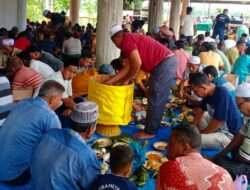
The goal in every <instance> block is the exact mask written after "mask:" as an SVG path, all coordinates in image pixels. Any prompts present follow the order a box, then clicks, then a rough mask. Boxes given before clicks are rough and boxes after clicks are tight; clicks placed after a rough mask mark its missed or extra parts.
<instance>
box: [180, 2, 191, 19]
mask: <svg viewBox="0 0 250 190" xmlns="http://www.w3.org/2000/svg"><path fill="white" fill-rule="evenodd" d="M189 4H190V0H182V8H181V18H182V17H183V16H185V15H186V9H187V7H188V6H189Z"/></svg>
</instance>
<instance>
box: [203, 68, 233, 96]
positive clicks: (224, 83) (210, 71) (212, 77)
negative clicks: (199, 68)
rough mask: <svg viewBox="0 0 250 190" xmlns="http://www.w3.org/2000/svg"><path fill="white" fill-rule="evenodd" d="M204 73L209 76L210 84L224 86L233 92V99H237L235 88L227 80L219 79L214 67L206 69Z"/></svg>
mask: <svg viewBox="0 0 250 190" xmlns="http://www.w3.org/2000/svg"><path fill="white" fill-rule="evenodd" d="M203 73H204V74H206V75H207V77H208V79H209V81H210V82H212V83H214V84H215V85H216V86H224V87H225V88H226V89H228V90H229V92H231V94H232V96H233V98H235V87H234V86H233V85H232V84H231V83H230V82H229V81H228V80H227V79H225V78H222V77H219V75H218V71H217V69H216V68H215V67H214V66H213V65H209V66H207V67H205V68H204V69H203Z"/></svg>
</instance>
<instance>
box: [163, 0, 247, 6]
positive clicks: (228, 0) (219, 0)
mask: <svg viewBox="0 0 250 190" xmlns="http://www.w3.org/2000/svg"><path fill="white" fill-rule="evenodd" d="M165 1H167V2H168V1H170V0H165ZM190 1H191V2H192V3H209V2H211V3H230V4H249V5H250V0H245V1H242V0H190Z"/></svg>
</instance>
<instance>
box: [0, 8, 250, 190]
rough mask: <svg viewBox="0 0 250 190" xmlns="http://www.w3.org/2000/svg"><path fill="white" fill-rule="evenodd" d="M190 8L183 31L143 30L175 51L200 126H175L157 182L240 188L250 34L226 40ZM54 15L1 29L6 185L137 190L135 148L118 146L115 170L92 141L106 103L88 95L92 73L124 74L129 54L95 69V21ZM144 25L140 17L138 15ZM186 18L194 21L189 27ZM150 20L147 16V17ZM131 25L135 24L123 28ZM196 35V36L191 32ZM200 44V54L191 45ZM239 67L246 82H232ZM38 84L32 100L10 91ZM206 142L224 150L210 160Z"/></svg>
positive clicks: (138, 79)
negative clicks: (132, 177)
mask: <svg viewBox="0 0 250 190" xmlns="http://www.w3.org/2000/svg"><path fill="white" fill-rule="evenodd" d="M191 12H192V10H190V8H189V9H187V15H189V16H188V17H187V18H186V20H184V21H182V22H181V26H182V27H181V32H180V34H181V35H180V39H179V40H175V35H177V34H175V33H174V31H173V30H172V29H170V28H168V27H167V26H166V25H163V26H155V27H153V28H152V31H149V32H148V33H146V34H143V32H141V30H133V31H134V32H137V33H139V34H137V35H147V38H150V39H154V40H157V41H158V43H161V44H162V45H164V46H165V47H166V48H168V49H169V51H171V52H173V53H174V55H175V56H176V58H177V59H176V60H177V63H178V66H177V71H176V81H175V82H176V85H178V90H177V93H176V94H177V96H179V97H180V98H183V99H185V100H186V102H187V104H188V105H189V106H190V107H192V108H193V112H194V115H195V116H194V121H193V122H192V124H189V125H186V124H181V125H178V126H176V127H173V128H172V131H171V136H170V141H169V145H168V152H167V157H168V159H169V161H167V162H165V163H164V164H163V165H162V166H161V168H160V170H159V175H158V178H157V181H156V189H158V190H164V189H209V188H210V189H211V188H214V189H217V188H222V189H227V190H230V189H235V184H234V183H233V180H235V179H237V176H240V175H245V176H247V177H245V176H243V177H242V179H243V181H244V182H245V185H246V182H247V180H250V140H249V139H250V122H249V116H250V83H248V82H250V79H249V74H250V47H248V41H249V40H248V36H246V34H242V37H241V38H240V39H238V40H237V42H236V41H233V42H234V43H229V41H227V40H228V38H227V36H225V40H221V41H220V42H219V43H216V41H214V40H213V38H211V37H210V33H206V34H205V36H204V35H203V34H200V35H198V36H196V38H193V35H195V32H191V33H190V32H189V34H188V36H186V35H185V34H184V33H185V32H183V31H185V30H188V26H189V27H190V26H192V25H194V24H195V23H193V22H191V25H190V21H188V19H191V17H190V16H191ZM44 16H46V17H48V18H51V19H52V18H53V19H54V21H53V22H51V23H46V22H42V23H38V22H36V23H33V22H28V23H27V29H26V30H25V31H20V32H19V31H18V28H17V27H13V28H12V29H11V30H10V31H8V30H7V29H5V28H1V29H0V74H1V75H0V149H1V154H0V168H1V169H0V184H1V183H2V184H5V185H9V186H15V185H22V184H26V183H30V184H31V189H85V190H88V189H96V190H102V189H112V188H113V189H124V190H125V189H126V190H128V189H129V190H134V189H137V187H136V185H135V183H134V182H130V181H128V180H127V179H126V178H127V177H128V176H129V174H130V173H131V170H132V163H133V157H134V153H133V151H132V149H131V148H130V147H128V146H123V145H120V146H117V147H115V148H113V149H112V150H111V155H110V169H111V173H110V174H105V175H101V169H100V165H99V163H98V160H97V157H96V155H95V153H94V152H93V150H92V149H91V148H90V147H89V146H88V145H87V144H86V141H87V140H88V139H89V138H90V137H91V136H92V135H93V134H94V132H95V130H96V124H97V119H98V105H97V104H96V103H95V102H90V101H88V100H87V95H88V80H89V78H90V77H92V76H96V75H101V74H108V75H116V74H117V73H119V72H121V70H122V68H124V67H126V65H127V64H129V62H128V60H127V59H126V57H125V55H124V54H123V53H121V55H120V57H119V58H116V59H114V60H112V61H111V63H110V64H108V63H105V64H103V65H101V66H100V67H98V68H96V67H95V51H96V50H95V40H96V39H95V32H96V31H97V29H95V28H94V27H93V26H92V25H91V24H88V25H87V27H86V29H85V27H83V26H80V25H79V24H75V25H74V26H72V27H70V26H65V25H64V24H63V23H64V20H62V21H61V19H60V18H61V17H59V16H58V15H53V14H52V13H49V12H44ZM138 23H140V24H142V23H141V22H138ZM186 24H188V26H187V25H186ZM142 25H143V24H142ZM125 32H129V31H125ZM190 36H191V37H190ZM190 45H191V46H192V52H190V51H187V50H189V48H188V47H189V46H190ZM231 74H233V75H232V76H235V77H236V78H235V79H237V78H238V80H234V81H233V82H232V81H231V80H230V81H228V80H227V79H228V77H227V76H230V75H231ZM150 77H151V76H150V73H147V72H144V71H143V70H140V71H139V72H138V73H137V75H136V76H135V78H134V79H133V80H134V82H135V84H136V85H135V95H140V96H145V97H147V96H148V93H149V90H150V87H149V85H148V83H149V81H150V80H149V79H150ZM14 89H15V90H18V89H30V90H31V91H32V95H33V98H29V99H25V100H21V101H20V102H16V101H13V97H12V91H13V90H14ZM201 149H216V150H218V151H219V153H218V154H217V155H215V156H214V157H213V158H211V160H210V161H209V160H207V159H205V158H203V157H202V155H201V154H200V151H201Z"/></svg>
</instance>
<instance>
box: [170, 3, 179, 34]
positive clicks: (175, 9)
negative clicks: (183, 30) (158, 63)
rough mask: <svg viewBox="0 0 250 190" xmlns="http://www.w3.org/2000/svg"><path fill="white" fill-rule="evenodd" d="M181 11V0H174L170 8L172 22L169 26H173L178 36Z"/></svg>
mask: <svg viewBox="0 0 250 190" xmlns="http://www.w3.org/2000/svg"><path fill="white" fill-rule="evenodd" d="M180 13H181V0H172V1H171V8H170V23H169V27H171V28H173V30H174V32H175V35H176V37H177V38H178V36H179V29H180V16H181V15H180Z"/></svg>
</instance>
